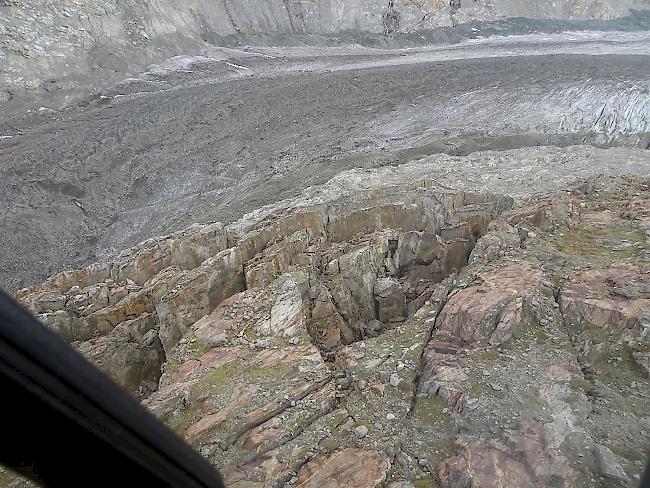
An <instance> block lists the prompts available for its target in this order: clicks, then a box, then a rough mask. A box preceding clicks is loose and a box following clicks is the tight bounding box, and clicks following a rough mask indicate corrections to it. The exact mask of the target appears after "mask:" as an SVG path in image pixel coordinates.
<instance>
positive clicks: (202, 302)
mask: <svg viewBox="0 0 650 488" xmlns="http://www.w3.org/2000/svg"><path fill="white" fill-rule="evenodd" d="M648 201H650V181H648V180H647V179H642V178H639V177H616V178H605V177H601V178H595V179H594V178H590V179H588V180H585V181H584V183H582V184H575V185H572V186H571V188H570V189H568V190H567V191H564V192H559V193H556V194H553V195H551V196H548V197H540V196H537V197H529V198H525V199H519V200H518V201H516V202H515V201H513V200H512V199H510V198H504V197H500V196H496V195H492V194H481V193H467V192H456V191H450V190H447V189H445V188H443V187H441V186H440V185H438V184H437V183H435V182H433V181H431V180H427V179H424V180H421V181H419V182H417V183H415V182H414V183H408V184H405V183H401V184H395V185H387V186H382V187H377V188H373V190H372V191H367V190H359V191H357V192H353V193H350V194H347V195H345V196H339V197H338V198H335V199H332V200H328V201H327V202H323V203H320V204H318V203H315V202H314V201H311V200H303V201H301V200H300V199H298V200H294V201H292V202H285V203H284V204H283V206H282V207H281V208H278V207H273V208H267V209H265V210H260V212H258V213H257V214H254V215H249V216H247V218H245V219H242V220H240V221H238V222H235V223H233V224H231V225H228V226H222V225H221V224H209V225H200V226H194V227H192V228H191V229H188V230H186V231H183V232H180V233H177V234H173V235H171V236H167V237H164V238H157V239H152V240H149V241H146V242H144V243H142V244H141V245H139V246H136V247H135V248H133V249H131V250H129V251H126V252H124V253H123V254H122V255H121V256H120V257H119V258H118V259H117V260H115V261H113V262H111V263H108V264H104V265H99V264H98V265H93V266H90V267H88V268H86V269H84V270H80V271H74V272H66V273H62V274H60V275H57V276H55V277H53V278H52V279H50V280H48V281H47V282H45V283H43V284H41V285H38V286H36V287H32V288H30V289H26V290H21V291H20V292H19V294H18V296H19V298H20V300H21V301H22V302H23V303H24V304H25V306H27V307H28V308H29V309H30V310H32V311H34V312H35V313H38V314H40V315H39V316H40V318H41V319H43V320H44V321H45V322H46V323H48V325H49V326H50V327H52V328H54V329H56V330H58V331H59V332H60V333H61V334H62V335H63V337H64V338H66V339H67V340H69V341H71V342H73V344H74V345H75V347H77V348H78V349H79V350H80V351H81V352H82V353H83V354H85V355H86V356H88V357H89V358H90V359H91V360H93V361H95V362H96V363H97V364H98V365H99V366H100V367H101V368H103V369H104V370H105V371H106V372H107V373H108V374H109V375H111V376H112V377H113V378H115V379H116V380H117V381H118V382H120V383H121V384H122V385H124V386H125V387H126V388H127V389H129V390H130V391H131V392H132V393H133V394H135V395H138V396H139V397H140V398H143V399H144V400H143V403H144V405H146V406H147V408H149V409H150V410H151V411H152V412H153V413H154V414H155V415H157V416H159V417H160V418H161V419H162V420H163V421H164V422H166V423H167V424H168V425H169V426H170V427H171V428H172V429H174V430H175V431H176V432H178V434H179V435H180V436H182V437H183V438H184V439H185V440H186V441H187V442H189V443H191V444H192V445H193V446H194V447H195V448H196V449H197V450H199V452H200V453H201V454H202V455H203V456H205V457H206V458H207V459H208V460H209V461H210V462H211V463H213V464H214V465H215V466H217V467H219V469H220V470H222V472H223V474H224V475H225V477H226V480H227V482H228V484H229V486H240V487H244V486H245V487H265V486H268V487H271V486H278V487H279V486H287V485H288V486H300V487H311V486H314V487H315V486H333V487H334V486H350V487H374V486H392V487H393V488H398V487H407V486H413V485H415V486H420V485H421V486H442V487H449V488H451V487H454V488H457V487H468V486H482V487H497V486H503V485H504V484H507V483H510V484H512V486H549V485H552V486H562V487H585V488H586V487H592V486H602V487H610V486H622V487H632V486H635V485H636V484H637V483H638V479H639V476H640V473H641V472H642V470H643V468H644V465H645V456H646V454H645V451H644V443H645V441H646V439H647V433H648V431H649V430H650V417H648V414H647V409H646V408H645V406H646V404H647V399H648V397H647V392H648V391H650V384H649V383H648V382H649V380H650V378H649V377H648V351H650V343H649V338H648V317H647V309H648V304H647V303H646V302H648V300H650V288H649V286H650V285H649V282H648V279H647V270H648V269H649V268H648V266H650V260H649V258H648V256H649V254H648V253H649V252H650V250H649V248H648V242H647V229H648V225H647V224H648V221H649V220H650V217H649V216H650V213H649V212H648V211H647V208H648V207H647V204H646V203H647V202H648ZM96 304H99V305H96ZM98 307H100V308H98Z"/></svg>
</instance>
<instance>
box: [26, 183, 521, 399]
mask: <svg viewBox="0 0 650 488" xmlns="http://www.w3.org/2000/svg"><path fill="white" fill-rule="evenodd" d="M396 198H399V199H401V200H403V203H400V204H392V203H389V202H390V201H394V200H395V199H396ZM508 203H509V202H508V200H507V199H503V198H497V197H481V196H474V195H471V194H464V193H456V194H455V193H452V192H440V191H439V190H436V189H433V188H432V187H429V186H428V185H427V183H426V182H423V183H422V184H420V185H415V186H412V185H408V186H404V187H399V186H397V187H394V188H390V189H385V190H384V191H381V192H377V193H376V194H368V195H367V196H360V197H359V198H358V199H357V198H355V199H353V200H349V199H348V200H341V201H333V202H332V203H330V204H328V205H321V206H313V205H312V206H309V207H305V208H301V209H294V210H290V211H287V212H286V213H285V214H284V215H281V216H275V217H274V218H273V219H270V220H268V221H264V220H261V221H256V220H255V219H253V220H243V221H241V222H237V223H234V224H232V225H230V226H229V227H227V228H226V227H224V226H223V225H221V224H219V223H215V224H209V225H195V226H193V227H190V228H189V229H187V230H185V231H182V232H178V233H176V234H172V235H171V236H167V237H161V238H155V239H149V240H147V241H145V242H143V243H142V244H141V245H139V246H137V247H135V248H133V249H130V250H127V251H125V252H123V253H122V254H121V255H120V256H119V257H118V258H117V260H116V261H115V262H112V263H106V264H94V265H91V266H89V267H88V268H86V269H84V270H79V271H70V272H64V273H61V274H59V275H57V276H55V277H53V278H52V279H50V280H48V281H47V282H45V283H43V284H41V285H38V286H35V287H32V288H30V289H26V290H21V291H19V292H18V294H17V296H18V297H19V298H20V299H21V300H22V302H23V303H24V304H25V306H26V307H27V308H28V309H29V310H30V311H32V312H33V313H35V314H37V316H38V317H39V318H40V319H41V320H43V321H44V322H46V323H47V324H48V325H50V326H51V327H52V328H53V329H55V330H57V331H58V332H59V333H60V334H61V335H62V336H63V337H64V338H66V339H67V340H68V341H69V342H75V343H77V345H78V347H79V348H80V350H82V351H84V352H86V353H87V355H88V356H89V357H90V358H92V359H93V360H94V361H95V362H96V363H97V364H98V365H99V366H100V367H102V368H103V369H104V370H105V371H107V372H108V373H109V374H111V376H113V377H114V378H118V381H119V382H120V383H121V384H122V385H123V386H125V387H127V388H128V389H129V390H131V391H134V392H135V391H140V392H141V393H142V392H143V391H144V392H150V391H151V390H152V389H154V388H153V387H152V385H155V383H156V382H157V379H158V376H159V375H158V376H157V375H156V374H155V372H156V371H159V369H160V365H161V364H162V363H163V362H164V361H165V358H166V356H169V355H170V354H172V353H173V350H174V348H175V347H176V346H177V345H178V343H179V341H180V340H181V338H182V337H183V335H184V334H185V333H186V332H187V331H188V330H190V328H191V327H192V326H193V325H194V324H197V323H198V322H199V319H201V320H202V322H201V323H203V324H205V325H204V327H199V328H198V331H199V332H198V333H199V337H200V338H201V340H202V341H203V343H204V347H208V346H210V345H217V344H219V342H220V341H221V340H222V333H223V332H225V331H226V329H227V327H226V326H225V325H224V326H223V327H221V326H220V327H217V328H215V326H214V324H215V323H223V318H222V314H223V313H224V310H223V309H222V308H217V307H218V306H219V305H220V304H221V303H223V302H224V300H226V299H228V298H230V297H233V296H234V295H236V294H237V293H239V292H242V291H244V290H248V292H249V293H252V291H251V290H254V289H258V288H259V289H263V288H265V287H268V286H270V284H271V283H274V282H276V281H277V278H278V277H279V276H282V275H283V274H285V273H286V272H290V271H292V270H302V273H303V275H301V277H298V278H295V279H294V282H293V284H292V285H285V288H284V289H283V295H282V296H283V297H284V300H283V301H281V302H278V303H277V304H276V305H275V306H274V308H273V310H272V313H271V314H270V315H269V317H266V318H265V322H264V324H260V325H259V328H260V332H261V333H268V334H272V335H280V336H284V337H290V336H291V335H292V334H293V333H294V332H295V331H296V330H297V328H298V327H299V323H298V321H299V318H300V317H302V316H303V315H304V316H305V320H306V321H307V324H308V328H309V331H310V333H311V334H312V337H313V338H314V342H315V343H316V344H317V345H318V346H319V347H321V348H324V350H325V349H326V350H334V349H337V348H339V347H340V346H341V345H344V344H349V343H351V342H353V341H355V340H361V339H363V338H364V337H366V336H372V335H377V334H378V333H379V332H380V331H381V329H382V328H384V327H388V326H390V325H391V324H394V323H395V322H398V321H400V320H401V321H403V320H405V319H406V316H407V303H408V302H409V301H412V300H414V299H417V298H418V297H420V296H421V295H423V294H424V295H426V289H427V286H428V285H429V284H431V283H434V282H435V281H436V280H438V279H440V277H441V276H444V275H445V273H447V274H448V273H449V272H450V271H448V268H449V266H447V265H446V264H445V259H446V256H447V255H453V256H454V259H455V260H458V259H460V260H461V261H462V260H464V259H466V258H467V254H468V251H467V250H466V249H465V248H466V247H467V246H471V245H473V242H474V241H475V239H474V237H473V236H472V235H465V233H461V234H462V237H456V236H455V233H449V231H448V229H455V228H469V227H468V226H469V224H466V226H465V227H463V226H462V225H461V224H460V223H462V222H463V220H465V221H466V220H467V218H468V217H467V216H468V215H470V214H472V212H470V211H469V210H468V209H466V207H471V208H472V209H473V210H472V211H475V212H478V213H479V214H481V215H484V216H485V217H484V219H485V222H487V221H489V220H490V219H491V218H492V216H493V215H495V214H496V213H498V211H499V209H500V208H501V207H502V206H507V205H508ZM466 211H467V212H469V213H467V214H466ZM456 214H457V215H458V217H456ZM474 217H475V215H474V214H472V218H474ZM459 219H461V220H459ZM459 222H460V223H459ZM481 225H482V226H483V227H484V226H485V225H487V224H480V225H479V227H480V226H481ZM459 226H460V227H459ZM480 231H481V229H479V228H477V231H476V232H480ZM446 232H447V233H449V235H448V236H447V238H446V239H445V238H444V237H443V236H444V235H445V233H446ZM423 236H428V237H426V239H428V241H430V243H429V244H426V243H424V240H423V239H424V237H423ZM414 239H415V240H414ZM417 240H420V241H422V242H420V243H419V244H417V245H416V244H414V243H415V242H416V241H417ZM432 242H433V243H435V246H436V249H437V251H436V252H437V254H435V253H434V254H432V252H433V251H432V248H431V245H432V244H431V243H432ZM393 243H395V244H396V245H397V248H395V246H394V245H393ZM400 243H401V244H400ZM409 246H410V247H411V248H412V249H411V251H409V253H408V256H407V253H406V249H407V247H409ZM413 246H415V247H413ZM458 246H460V248H462V251H461V252H460V253H458V252H457V251H455V249H456V248H457V247H458ZM442 250H445V252H444V253H443V252H442ZM448 250H452V251H448ZM396 252H397V253H400V252H401V255H402V257H401V258H400V257H398V256H397V264H396V263H395V260H396V259H395V257H396V256H395V253H396ZM400 259H401V261H402V264H400V262H399V261H400ZM434 261H435V262H434ZM434 265H435V266H436V267H438V268H439V269H438V270H437V271H436V273H435V274H434V275H433V276H428V275H427V276H423V277H425V278H427V279H416V278H415V277H414V276H415V275H414V274H413V273H417V272H418V270H419V268H420V267H424V268H426V269H431V266H434ZM427 267H428V268H427ZM425 274H426V273H425ZM393 275H394V276H395V277H394V278H393V277H392V276H393ZM400 275H403V276H402V277H401V278H400ZM296 297H299V298H300V301H296ZM215 309H216V310H215ZM287 317H293V318H292V319H291V320H289V321H288V322H287ZM300 320H302V318H300ZM143 323H146V324H147V325H146V326H143V325H141V324H143ZM145 336H146V340H145ZM119 344H124V347H125V348H126V347H127V345H128V348H129V350H130V351H131V353H130V354H127V355H125V356H124V357H121V356H120V355H124V354H125V353H124V351H120V347H119V346H118V345H119ZM159 346H161V347H159Z"/></svg>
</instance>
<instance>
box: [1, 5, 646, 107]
mask: <svg viewBox="0 0 650 488" xmlns="http://www.w3.org/2000/svg"><path fill="white" fill-rule="evenodd" d="M648 7H649V4H648V1H647V0H609V1H607V2H604V1H602V0H571V1H563V2H551V1H550V0H518V1H513V0H508V1H501V2H491V1H486V0H478V1H477V0H471V1H470V0H467V1H462V2H461V0H452V1H447V0H444V1H443V0H390V1H388V0H344V1H326V2H322V1H315V0H282V1H280V0H273V1H266V0H264V1H263V0H245V1H237V2H235V1H222V2H213V1H209V0H183V1H174V0H164V1H158V2H119V1H115V0H101V1H98V2H88V1H86V0H56V1H50V0H45V1H44V0H2V1H0V108H4V109H5V110H13V109H16V108H17V107H22V106H24V104H25V103H28V104H31V105H34V104H38V103H39V102H42V101H43V100H47V101H48V103H49V104H50V105H52V106H54V107H57V108H61V107H64V106H66V105H68V104H70V103H71V102H75V101H79V100H82V99H84V98H86V97H88V96H89V95H90V94H93V93H96V92H97V90H98V89H99V88H101V87H102V86H103V85H104V84H105V83H106V82H109V81H113V82H115V81H119V80H120V79H121V78H124V77H126V76H127V75H128V74H129V73H133V72H137V71H139V70H140V69H141V68H143V67H144V66H146V65H148V64H150V63H153V62H157V61H161V60H163V59H166V58H169V57H171V56H174V55H177V54H186V53H191V52H196V51H198V50H199V49H201V48H202V47H204V46H205V45H206V42H210V43H216V44H220V45H223V44H224V43H225V44H230V45H232V44H237V43H239V42H252V43H271V44H278V43H280V44H284V43H287V44H291V43H295V42H298V43H316V44H319V43H321V44H322V43H337V42H338V43H340V42H341V37H342V38H343V39H344V40H347V42H362V43H363V42H371V43H373V44H377V43H380V44H381V43H382V42H383V41H382V39H383V38H384V37H385V36H389V35H396V34H412V33H417V32H422V31H427V30H430V29H434V28H438V27H444V26H457V25H460V24H465V23H468V22H471V21H492V20H498V19H508V18H513V17H526V18H529V19H581V20H584V19H604V20H606V19H615V18H620V17H624V16H627V15H629V14H630V9H641V8H648ZM463 35H467V34H466V33H465V34H462V35H461V37H462V36H463ZM330 36H334V38H333V39H329V40H327V38H328V37H330ZM321 37H322V38H323V39H319V38H321ZM337 37H338V38H339V39H338V40H337V39H336V38H337ZM417 37H418V36H415V37H414V39H413V41H411V42H415V43H420V44H421V43H422V39H420V40H419V41H418V39H417ZM442 37H443V38H447V39H457V38H459V37H458V35H457V34H454V33H452V32H449V33H446V34H444V35H443V36H442ZM301 39H302V40H301ZM37 107H38V105H36V108H37Z"/></svg>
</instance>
